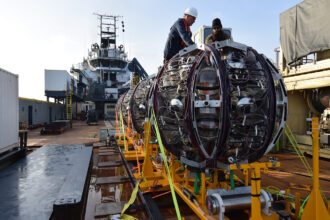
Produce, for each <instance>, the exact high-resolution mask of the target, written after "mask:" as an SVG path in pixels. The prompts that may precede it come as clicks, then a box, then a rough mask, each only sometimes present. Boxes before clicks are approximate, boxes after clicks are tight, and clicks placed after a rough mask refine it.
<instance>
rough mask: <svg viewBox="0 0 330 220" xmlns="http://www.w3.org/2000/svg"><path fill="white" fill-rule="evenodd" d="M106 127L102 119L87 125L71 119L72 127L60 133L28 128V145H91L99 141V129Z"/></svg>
mask: <svg viewBox="0 0 330 220" xmlns="http://www.w3.org/2000/svg"><path fill="white" fill-rule="evenodd" d="M102 128H106V127H105V124H104V121H99V122H98V125H87V123H86V122H84V121H73V126H72V128H69V129H66V130H65V131H64V132H62V133H61V134H46V135H40V130H41V128H36V129H33V130H30V131H29V133H28V146H29V147H39V146H43V145H60V144H85V145H92V144H93V143H94V142H97V141H99V135H100V134H99V132H100V129H102Z"/></svg>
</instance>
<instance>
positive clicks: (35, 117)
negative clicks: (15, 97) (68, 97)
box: [19, 97, 65, 127]
mask: <svg viewBox="0 0 330 220" xmlns="http://www.w3.org/2000/svg"><path fill="white" fill-rule="evenodd" d="M64 109H65V108H64V105H63V104H60V103H52V102H46V101H41V100H37V99H27V98H21V97H20V98H19V121H20V122H26V123H27V125H28V126H29V127H35V126H38V125H43V124H47V123H50V122H52V121H56V120H60V119H63V118H64Z"/></svg>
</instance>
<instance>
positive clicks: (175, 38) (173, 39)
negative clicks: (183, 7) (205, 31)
mask: <svg viewBox="0 0 330 220" xmlns="http://www.w3.org/2000/svg"><path fill="white" fill-rule="evenodd" d="M192 44H194V42H193V41H192V40H191V31H190V28H189V26H188V25H186V24H185V22H184V20H183V19H182V18H179V19H178V20H177V21H176V22H175V23H174V24H173V26H172V27H171V29H170V33H169V34H168V38H167V41H166V45H165V50H164V59H165V60H169V59H171V58H172V57H173V56H174V55H175V54H177V53H178V52H179V51H180V50H182V49H183V48H185V47H187V46H190V45H192Z"/></svg>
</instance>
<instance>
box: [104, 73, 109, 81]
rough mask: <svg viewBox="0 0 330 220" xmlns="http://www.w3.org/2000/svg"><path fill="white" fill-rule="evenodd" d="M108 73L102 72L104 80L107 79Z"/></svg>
mask: <svg viewBox="0 0 330 220" xmlns="http://www.w3.org/2000/svg"><path fill="white" fill-rule="evenodd" d="M108 75H109V74H108V73H104V79H103V80H104V81H107V80H108Z"/></svg>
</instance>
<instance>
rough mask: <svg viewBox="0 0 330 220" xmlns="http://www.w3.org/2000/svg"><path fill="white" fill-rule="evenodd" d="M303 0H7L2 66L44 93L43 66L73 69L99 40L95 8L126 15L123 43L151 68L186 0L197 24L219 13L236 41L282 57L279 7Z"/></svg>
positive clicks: (30, 92) (22, 89) (25, 89)
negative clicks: (192, 8) (196, 16)
mask: <svg viewBox="0 0 330 220" xmlns="http://www.w3.org/2000/svg"><path fill="white" fill-rule="evenodd" d="M300 2H301V0H276V1H275V0H273V1H271V0H232V1H229V0H207V1H206V0H203V1H202V0H166V1H165V0H163V1H161V0H29V1H26V0H11V1H9V0H0V6H1V7H0V30H1V31H0V68H2V69H5V70H7V71H9V72H12V73H15V74H18V75H19V96H20V97H26V98H34V99H40V100H45V96H44V90H45V86H44V84H45V83H44V70H45V69H58V70H67V71H69V70H70V68H71V66H72V64H77V63H79V62H81V61H82V60H83V58H84V57H87V53H88V49H89V48H90V46H91V44H93V43H96V42H97V43H99V37H98V20H97V17H96V16H95V15H93V13H99V14H108V15H120V16H123V18H122V19H123V20H124V22H125V32H121V30H119V32H118V34H119V36H118V38H117V39H118V45H119V44H123V45H124V46H125V50H126V51H127V52H128V57H129V58H133V57H136V58H137V59H138V61H139V62H140V63H141V65H142V66H143V67H144V69H145V70H146V71H147V73H148V74H153V73H156V72H157V69H158V67H159V66H160V65H161V64H162V60H163V50H164V47H165V42H166V39H167V36H168V33H169V29H170V27H171V26H172V24H173V23H174V22H175V21H176V20H177V19H178V18H180V17H182V16H183V12H184V10H185V9H186V8H187V7H191V6H193V7H195V8H196V9H197V10H198V18H197V19H196V22H195V23H194V24H193V25H192V27H191V30H192V32H193V33H194V32H196V31H197V30H198V28H199V27H200V26H202V25H211V24H212V20H213V19H214V18H216V17H219V18H220V19H221V21H222V25H223V27H230V28H232V35H233V38H234V41H236V42H240V43H243V44H247V45H248V46H251V47H253V48H255V49H256V50H257V51H258V52H259V53H263V54H265V55H266V56H267V57H269V58H271V59H272V60H275V52H274V49H275V48H276V47H278V46H279V45H280V34H279V33H280V27H279V20H280V18H279V16H280V13H282V12H284V11H285V10H287V9H289V8H291V7H293V6H294V5H296V4H298V3H300Z"/></svg>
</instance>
